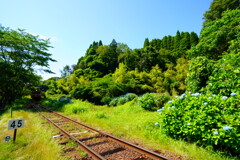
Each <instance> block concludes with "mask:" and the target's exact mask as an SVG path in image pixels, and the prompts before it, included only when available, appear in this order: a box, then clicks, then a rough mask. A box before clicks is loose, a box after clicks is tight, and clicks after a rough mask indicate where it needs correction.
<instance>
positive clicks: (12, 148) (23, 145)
mask: <svg viewBox="0 0 240 160" xmlns="http://www.w3.org/2000/svg"><path fill="white" fill-rule="evenodd" d="M20 108H21V107H20ZM18 118H23V119H24V120H25V125H24V128H20V129H18V130H17V138H16V142H15V143H12V141H11V142H8V143H6V144H5V143H4V137H5V136H8V135H10V136H11V140H12V138H13V130H9V131H8V129H7V126H8V121H9V120H11V119H18ZM41 122H43V120H42V119H41V118H40V117H39V115H38V114H37V113H32V112H30V111H27V110H21V109H18V110H14V111H13V118H11V117H10V114H9V111H6V112H5V113H3V114H2V115H1V116H0V131H1V132H0V139H1V141H0V153H1V154H0V160H15V159H16V160H45V159H46V160H58V159H61V157H60V154H61V148H60V146H59V145H58V144H57V142H56V141H55V140H53V138H51V137H52V133H53V130H52V129H50V128H49V127H46V126H45V127H43V125H42V124H41Z"/></svg>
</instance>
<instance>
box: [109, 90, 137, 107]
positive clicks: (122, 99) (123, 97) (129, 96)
mask: <svg viewBox="0 0 240 160" xmlns="http://www.w3.org/2000/svg"><path fill="white" fill-rule="evenodd" d="M137 97H138V96H137V95H136V94H134V93H127V94H125V95H121V96H120V97H115V98H113V99H112V100H111V101H110V102H109V105H110V106H117V105H122V104H124V103H126V102H129V101H132V100H134V99H136V98H137Z"/></svg>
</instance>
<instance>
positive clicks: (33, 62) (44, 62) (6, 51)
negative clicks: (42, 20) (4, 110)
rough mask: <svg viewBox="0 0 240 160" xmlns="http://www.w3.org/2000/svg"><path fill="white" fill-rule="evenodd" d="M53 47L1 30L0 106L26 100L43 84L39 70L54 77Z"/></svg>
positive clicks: (20, 34)
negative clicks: (33, 88)
mask: <svg viewBox="0 0 240 160" xmlns="http://www.w3.org/2000/svg"><path fill="white" fill-rule="evenodd" d="M50 47H51V46H50V45H49V41H48V40H43V39H40V38H39V37H38V36H33V35H31V34H29V33H26V32H25V31H24V30H21V29H18V30H12V29H9V28H5V27H3V26H0V48H1V49H0V70H1V73H2V74H1V75H0V106H5V105H6V104H9V103H11V102H12V101H14V100H15V99H16V98H19V97H21V96H23V95H24V94H25V93H26V90H28V89H30V88H31V87H33V86H34V85H36V84H37V83H38V82H39V80H40V77H39V76H37V75H36V74H35V72H34V69H35V68H36V66H39V67H41V70H42V71H44V72H48V73H52V72H51V71H50V70H49V69H48V67H49V61H55V60H53V59H52V58H51V54H50V53H48V49H49V48H50Z"/></svg>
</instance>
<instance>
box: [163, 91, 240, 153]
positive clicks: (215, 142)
mask: <svg viewBox="0 0 240 160" xmlns="http://www.w3.org/2000/svg"><path fill="white" fill-rule="evenodd" d="M239 106H240V96H239V94H238V93H237V94H236V93H232V94H231V95H227V96H220V95H218V96H215V95H211V96H210V95H201V94H199V93H195V94H192V95H185V94H183V95H182V96H181V97H179V98H178V99H175V100H173V101H169V102H168V104H167V105H166V106H165V107H163V108H161V109H159V110H158V112H159V113H160V116H161V123H160V125H161V126H162V128H163V129H164V131H165V133H166V134H168V135H169V136H171V137H173V138H176V139H184V140H187V141H190V142H197V143H198V144H199V145H203V146H212V147H213V148H215V149H219V150H221V151H225V152H228V153H230V154H232V155H237V154H239V153H240V141H239V138H240V135H239V133H240V127H239V124H240V119H239V115H240V110H239Z"/></svg>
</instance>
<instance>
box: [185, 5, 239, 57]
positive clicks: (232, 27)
mask: <svg viewBox="0 0 240 160" xmlns="http://www.w3.org/2000/svg"><path fill="white" fill-rule="evenodd" d="M239 17H240V10H239V9H238V10H228V11H226V12H224V13H223V14H222V18H221V19H218V20H215V21H211V22H207V23H205V26H204V27H203V29H202V31H201V35H200V37H201V38H200V41H199V43H198V45H196V46H195V47H193V48H192V49H191V50H190V51H189V52H188V54H189V56H190V57H196V56H206V57H208V58H211V59H219V57H220V56H221V55H222V54H223V53H224V52H234V53H235V54H236V53H237V52H238V51H239V44H238V42H239V36H240V34H239V31H240V28H239V26H240V18H239Z"/></svg>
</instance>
